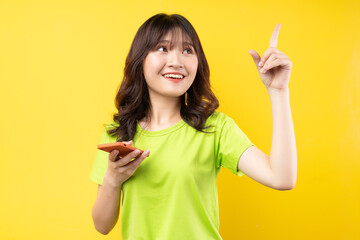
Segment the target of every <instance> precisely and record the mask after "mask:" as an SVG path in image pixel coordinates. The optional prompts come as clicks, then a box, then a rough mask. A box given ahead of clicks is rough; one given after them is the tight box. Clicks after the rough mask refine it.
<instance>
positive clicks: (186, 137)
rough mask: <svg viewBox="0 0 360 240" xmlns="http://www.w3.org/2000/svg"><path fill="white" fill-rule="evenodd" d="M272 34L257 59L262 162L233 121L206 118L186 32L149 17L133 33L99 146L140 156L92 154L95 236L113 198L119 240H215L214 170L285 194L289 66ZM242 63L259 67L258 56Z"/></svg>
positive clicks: (205, 93)
mask: <svg viewBox="0 0 360 240" xmlns="http://www.w3.org/2000/svg"><path fill="white" fill-rule="evenodd" d="M279 27H280V26H279V25H278V26H277V28H275V31H274V34H273V37H272V40H271V48H269V50H268V51H267V52H266V53H265V54H264V56H263V57H262V58H261V60H262V62H264V63H265V67H264V69H266V71H265V72H261V71H260V70H261V69H262V67H259V66H257V68H258V70H259V73H260V77H261V79H262V80H263V82H264V84H265V86H266V87H267V90H268V91H269V94H270V98H271V101H272V105H273V107H274V108H276V109H275V110H276V112H275V114H278V116H274V118H275V119H274V120H275V122H274V127H276V129H275V128H274V130H276V131H277V132H274V137H275V138H274V142H273V148H272V149H271V161H270V158H269V157H268V156H267V155H266V154H265V153H263V152H262V151H260V150H259V149H258V148H257V147H256V146H255V145H254V144H253V143H252V142H251V141H250V140H249V138H248V137H247V136H246V135H245V134H244V133H243V132H242V130H241V129H240V128H239V127H238V126H237V125H236V123H235V121H234V120H233V119H231V118H230V117H229V116H227V115H226V114H224V113H221V112H218V111H215V110H216V109H217V108H218V106H219V103H218V100H217V98H216V97H215V95H214V94H213V92H212V91H211V87H210V81H209V74H210V72H209V66H208V63H207V60H206V58H205V54H204V52H203V49H202V47H201V43H200V40H199V38H198V35H197V33H196V31H195V29H194V28H193V26H192V25H191V24H190V22H189V21H188V20H187V19H185V18H184V17H183V16H181V15H177V14H173V15H167V14H157V15H155V16H153V17H151V18H150V19H148V20H147V21H146V22H145V23H144V24H143V25H142V26H141V27H140V28H139V30H138V32H137V33H136V35H135V38H134V40H133V42H132V45H131V48H130V51H129V54H128V56H127V59H126V64H125V69H124V78H123V80H122V83H121V86H120V89H119V91H118V93H117V96H116V107H117V109H118V113H116V114H114V116H113V122H112V123H110V124H108V125H106V126H105V130H104V133H103V135H102V139H101V141H100V143H109V142H116V141H123V142H126V143H128V144H131V145H133V146H135V147H137V148H139V149H143V150H146V151H144V153H143V154H140V155H139V153H137V152H136V151H134V152H132V153H130V154H128V155H127V156H125V157H122V158H119V157H117V154H118V152H117V150H114V151H112V152H111V153H110V154H108V153H106V152H104V151H100V150H99V151H98V152H97V156H96V159H95V162H94V165H93V169H92V172H91V175H90V178H91V179H92V180H93V181H94V182H96V183H98V186H99V187H98V194H97V198H96V201H95V204H94V206H93V210H92V216H93V221H94V225H95V228H96V229H97V230H98V231H99V232H100V233H102V234H107V233H109V232H110V231H111V229H112V228H113V227H114V226H115V225H116V223H117V220H118V216H119V212H120V196H121V192H122V196H123V201H122V202H121V230H122V236H123V239H131V240H136V239H146V240H148V239H157V240H159V239H166V240H169V239H171V240H176V239H181V240H184V239H197V240H198V239H222V238H221V236H220V234H219V209H218V194H217V185H216V177H217V175H218V174H219V171H220V169H221V167H225V168H228V169H229V170H230V171H231V172H232V173H234V174H236V175H238V176H243V175H244V173H245V174H246V175H248V176H249V177H251V178H252V179H254V180H256V181H258V182H259V183H261V184H264V185H266V186H268V187H271V188H274V189H279V190H287V189H291V188H293V187H294V184H295V180H296V147H295V139H294V135H293V129H292V123H291V121H292V120H291V113H290V108H289V104H288V102H287V99H288V98H287V97H286V96H288V95H287V94H288V87H287V85H288V80H289V77H290V71H291V67H292V63H291V61H290V60H289V59H288V58H287V57H286V56H285V55H284V54H283V53H281V52H280V51H279V50H277V49H276V41H277V34H278V31H279ZM249 53H250V54H251V55H252V57H253V59H254V61H255V63H256V64H258V63H259V62H260V57H259V55H258V54H257V53H256V52H255V51H251V52H250V51H249ZM283 147H284V148H283ZM150 151H151V155H149V152H150ZM133 159H135V160H133ZM131 160H133V161H131ZM240 169H241V170H240ZM234 191H235V189H234ZM236 191H237V190H236ZM234 207H236V206H234Z"/></svg>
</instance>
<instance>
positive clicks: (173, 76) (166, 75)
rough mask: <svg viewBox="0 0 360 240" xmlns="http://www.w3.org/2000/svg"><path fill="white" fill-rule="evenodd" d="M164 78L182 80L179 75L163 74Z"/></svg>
mask: <svg viewBox="0 0 360 240" xmlns="http://www.w3.org/2000/svg"><path fill="white" fill-rule="evenodd" d="M164 77H167V78H168V77H170V78H184V77H183V76H182V75H179V74H165V75H164Z"/></svg>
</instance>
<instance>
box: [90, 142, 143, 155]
mask: <svg viewBox="0 0 360 240" xmlns="http://www.w3.org/2000/svg"><path fill="white" fill-rule="evenodd" d="M97 148H98V149H100V150H103V151H105V152H109V153H110V152H112V151H113V150H115V149H117V150H119V153H118V156H119V157H124V156H126V155H127V154H129V153H131V152H132V151H135V150H136V149H138V148H136V147H133V146H131V145H129V144H126V143H123V142H113V143H103V144H99V145H98V146H97ZM139 150H140V154H142V153H143V152H144V151H143V150H141V149H139ZM140 154H139V155H140Z"/></svg>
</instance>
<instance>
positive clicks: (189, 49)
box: [185, 48, 193, 53]
mask: <svg viewBox="0 0 360 240" xmlns="http://www.w3.org/2000/svg"><path fill="white" fill-rule="evenodd" d="M187 50H188V51H190V52H189V53H193V51H192V49H191V48H187V49H185V51H187Z"/></svg>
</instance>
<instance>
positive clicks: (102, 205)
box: [92, 178, 121, 234]
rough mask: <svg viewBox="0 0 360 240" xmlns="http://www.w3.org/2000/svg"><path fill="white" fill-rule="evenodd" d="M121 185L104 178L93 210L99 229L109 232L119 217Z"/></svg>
mask: <svg viewBox="0 0 360 240" xmlns="http://www.w3.org/2000/svg"><path fill="white" fill-rule="evenodd" d="M120 196H121V186H115V185H113V184H112V183H111V182H110V181H107V179H106V178H104V181H103V185H102V186H101V187H100V189H99V192H98V194H97V197H96V201H95V204H94V206H93V210H92V217H93V221H94V225H95V228H96V230H97V231H99V232H100V233H102V234H108V233H109V232H110V231H111V229H113V228H114V226H115V225H116V223H117V220H118V218H119V205H120Z"/></svg>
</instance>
